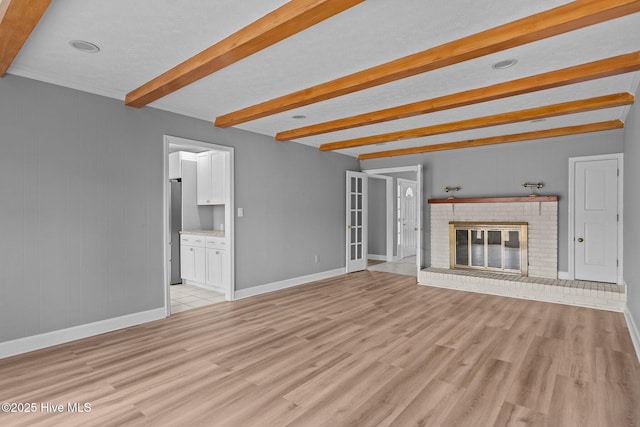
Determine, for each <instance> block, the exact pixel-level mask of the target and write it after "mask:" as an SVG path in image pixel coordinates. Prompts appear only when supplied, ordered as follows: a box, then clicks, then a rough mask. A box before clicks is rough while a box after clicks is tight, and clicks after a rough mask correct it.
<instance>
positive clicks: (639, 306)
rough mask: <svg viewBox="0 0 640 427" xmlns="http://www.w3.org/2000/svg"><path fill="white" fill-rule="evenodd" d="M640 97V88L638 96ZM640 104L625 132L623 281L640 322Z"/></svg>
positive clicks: (634, 107)
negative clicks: (639, 219) (639, 221)
mask: <svg viewBox="0 0 640 427" xmlns="http://www.w3.org/2000/svg"><path fill="white" fill-rule="evenodd" d="M638 97H640V90H638V93H636V99H638ZM638 185H640V104H639V103H638V102H637V101H636V103H635V104H633V105H632V106H631V110H630V111H629V114H628V116H627V119H626V120H625V133H624V218H625V221H624V262H623V269H624V281H625V282H626V284H627V286H628V288H627V306H628V307H629V311H630V312H631V314H632V315H633V318H634V319H635V322H636V325H637V326H640V263H639V262H638V260H640V243H639V242H640V223H638V218H640V191H639V190H638Z"/></svg>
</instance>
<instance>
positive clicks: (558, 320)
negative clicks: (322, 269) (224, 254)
mask: <svg viewBox="0 0 640 427" xmlns="http://www.w3.org/2000/svg"><path fill="white" fill-rule="evenodd" d="M0 401H1V402H22V403H27V402H34V403H37V405H38V411H37V412H36V413H25V414H15V413H0V425H2V426H50V425H63V426H73V425H82V426H87V425H96V426H98V425H99V426H110V425H112V426H125V425H132V426H138V425H140V426H142V425H152V426H162V425H168V426H194V425H204V426H243V427H244V426H305V427H307V426H367V427H368V426H403V427H404V426H447V427H449V426H474V427H475V426H607V427H608V426H615V427H619V426H640V366H639V364H638V359H637V358H636V355H635V353H634V350H633V346H632V343H631V338H630V336H629V332H628V330H627V328H626V324H625V321H624V318H623V315H622V314H620V313H613V312H605V311H598V310H593V309H588V308H579V307H570V306H564V305H558V304H550V303H544V302H537V301H527V300H520V299H510V298H505V297H498V296H492V295H482V294H473V293H466V292H461V291H454V290H448V289H439V288H430V287H424V286H418V285H416V284H415V278H412V277H408V276H399V275H394V274H389V273H381V272H371V271H364V272H359V273H353V274H350V275H346V276H341V277H337V278H333V279H328V280H324V281H320V282H316V283H313V284H310V285H305V286H301V287H297V288H294V289H290V290H285V291H280V292H275V293H272V294H267V295H262V296H259V297H254V298H250V299H246V300H241V301H237V302H233V303H220V304H216V305H213V306H208V307H202V308H198V309H194V310H191V311H188V312H184V313H178V314H176V315H174V316H172V317H171V318H169V319H165V320H160V321H156V322H153V323H149V324H145V325H141V326H137V327H133V328H129V329H126V330H121V331H116V332H113V333H109V334H104V335H101V336H97V337H92V338H88V339H84V340H81V341H76V342H73V343H68V344H64V345H61V346H57V347H53V348H49V349H45V350H41V351H37V352H33V353H30V354H25V355H21V356H17V357H13V358H8V359H4V360H0ZM47 402H50V403H52V404H63V405H65V411H64V412H63V413H56V414H53V413H44V412H43V411H42V410H41V408H40V404H41V403H47ZM67 402H79V403H90V404H91V412H89V413H69V412H68V411H66V405H67Z"/></svg>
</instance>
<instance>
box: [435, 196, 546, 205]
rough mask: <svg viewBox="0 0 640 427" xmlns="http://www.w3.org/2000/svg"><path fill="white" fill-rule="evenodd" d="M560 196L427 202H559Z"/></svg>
mask: <svg viewBox="0 0 640 427" xmlns="http://www.w3.org/2000/svg"><path fill="white" fill-rule="evenodd" d="M557 201H558V196H536V197H528V196H525V197H467V198H455V199H429V200H428V201H427V203H429V204H437V203H515V202H531V203H538V202H557Z"/></svg>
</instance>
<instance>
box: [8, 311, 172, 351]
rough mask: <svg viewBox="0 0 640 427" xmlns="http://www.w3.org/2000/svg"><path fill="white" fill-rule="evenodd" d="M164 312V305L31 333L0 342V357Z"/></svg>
mask: <svg viewBox="0 0 640 427" xmlns="http://www.w3.org/2000/svg"><path fill="white" fill-rule="evenodd" d="M165 317H166V312H165V308H164V307H160V308H156V309H153V310H148V311H142V312H139V313H133V314H127V315H125V316H120V317H114V318H113V319H107V320H100V321H97V322H93V323H87V324H85V325H79V326H73V327H71V328H67V329H60V330H58V331H51V332H46V333H44V334H38V335H32V336H30V337H24V338H18V339H15V340H12V341H6V342H3V343H0V359H4V358H5V357H11V356H15V355H18V354H22V353H28V352H30V351H34V350H40V349H42V348H45V347H51V346H54V345H58V344H64V343H66V342H70V341H75V340H79V339H82V338H87V337H91V336H94V335H99V334H104V333H105V332H111V331H115V330H117V329H123V328H128V327H130V326H135V325H139V324H141V323H147V322H152V321H154V320H158V319H164V318H165Z"/></svg>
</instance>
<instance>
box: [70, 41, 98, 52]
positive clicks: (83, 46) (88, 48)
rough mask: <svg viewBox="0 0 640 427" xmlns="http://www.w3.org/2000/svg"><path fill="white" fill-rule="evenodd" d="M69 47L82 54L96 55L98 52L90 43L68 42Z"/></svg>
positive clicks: (96, 47) (95, 46)
mask: <svg viewBox="0 0 640 427" xmlns="http://www.w3.org/2000/svg"><path fill="white" fill-rule="evenodd" d="M69 46H71V47H72V48H74V49H77V50H79V51H80V52H84V53H98V52H100V48H99V47H98V46H97V45H95V44H93V43H90V42H87V41H84V40H71V41H70V42H69Z"/></svg>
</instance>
